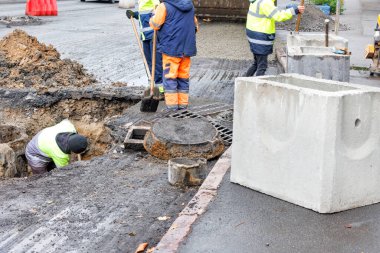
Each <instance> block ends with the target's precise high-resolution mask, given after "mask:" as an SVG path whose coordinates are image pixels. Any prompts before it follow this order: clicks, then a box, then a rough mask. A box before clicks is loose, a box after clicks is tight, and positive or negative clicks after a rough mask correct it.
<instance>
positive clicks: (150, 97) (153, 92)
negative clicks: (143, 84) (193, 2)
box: [130, 17, 160, 112]
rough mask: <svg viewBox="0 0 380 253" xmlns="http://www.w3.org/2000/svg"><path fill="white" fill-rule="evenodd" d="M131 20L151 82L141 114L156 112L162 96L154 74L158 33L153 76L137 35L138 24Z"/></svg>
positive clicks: (153, 70) (154, 38) (154, 40)
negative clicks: (155, 84)
mask: <svg viewBox="0 0 380 253" xmlns="http://www.w3.org/2000/svg"><path fill="white" fill-rule="evenodd" d="M130 19H131V23H132V27H133V32H134V34H135V37H136V40H137V43H138V45H139V49H140V53H141V56H142V59H143V62H144V66H145V71H146V75H147V76H148V79H149V80H150V88H149V89H146V90H145V91H144V97H143V99H142V100H141V107H140V111H141V112H156V111H157V107H158V103H159V100H158V97H159V95H160V91H159V89H158V88H157V87H154V72H155V70H156V41H157V32H156V31H154V34H153V56H152V57H153V59H152V75H151V74H150V71H149V67H148V63H147V61H146V58H145V54H144V50H143V47H142V43H141V40H140V38H139V35H138V33H137V28H136V24H135V22H134V20H133V17H131V18H130ZM154 97H155V98H154Z"/></svg>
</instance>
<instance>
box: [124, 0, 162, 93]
mask: <svg viewBox="0 0 380 253" xmlns="http://www.w3.org/2000/svg"><path fill="white" fill-rule="evenodd" d="M138 4H139V9H138V11H136V12H133V11H132V10H127V17H128V18H131V17H134V18H135V19H137V20H139V24H140V32H141V36H140V38H141V40H142V42H143V43H142V44H143V49H144V55H145V59H146V61H147V63H148V66H149V70H150V72H151V73H152V56H153V29H152V28H151V27H150V26H149V19H150V18H151V17H152V15H153V10H154V9H155V7H156V6H158V5H159V4H160V0H139V2H138ZM154 79H155V80H154V82H155V85H156V86H157V87H158V88H159V90H160V93H161V94H162V96H163V93H164V87H163V85H162V54H161V53H160V52H156V69H155V75H154Z"/></svg>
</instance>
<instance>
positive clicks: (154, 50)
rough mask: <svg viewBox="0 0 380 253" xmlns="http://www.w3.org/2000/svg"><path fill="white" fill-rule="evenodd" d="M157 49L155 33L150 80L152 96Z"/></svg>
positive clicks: (155, 35) (154, 33) (155, 32)
mask: <svg viewBox="0 0 380 253" xmlns="http://www.w3.org/2000/svg"><path fill="white" fill-rule="evenodd" d="M156 49H157V31H156V30H154V32H153V52H152V54H153V55H152V78H151V79H150V96H153V89H154V77H155V72H156Z"/></svg>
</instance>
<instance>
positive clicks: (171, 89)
mask: <svg viewBox="0 0 380 253" xmlns="http://www.w3.org/2000/svg"><path fill="white" fill-rule="evenodd" d="M162 66H163V69H164V70H163V84H164V88H165V103H166V106H167V108H168V109H170V110H179V109H186V108H187V107H188V105H189V84H190V83H189V78H190V66H191V60H190V57H182V58H178V57H171V56H168V55H165V54H162Z"/></svg>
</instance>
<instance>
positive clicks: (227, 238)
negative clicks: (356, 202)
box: [178, 173, 380, 253]
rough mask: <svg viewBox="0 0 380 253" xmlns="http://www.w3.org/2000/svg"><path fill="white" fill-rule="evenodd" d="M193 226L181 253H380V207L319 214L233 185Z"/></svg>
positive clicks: (222, 188)
mask: <svg viewBox="0 0 380 253" xmlns="http://www.w3.org/2000/svg"><path fill="white" fill-rule="evenodd" d="M229 178H230V175H229V173H227V174H226V175H225V176H224V180H223V182H222V184H221V186H220V188H219V190H218V194H217V196H216V198H215V200H214V201H213V202H212V203H211V204H210V205H209V207H208V210H207V212H206V213H205V214H204V215H203V216H202V217H201V218H199V220H198V221H197V222H196V223H195V225H193V227H192V231H191V233H190V235H189V237H188V239H187V241H186V242H185V243H184V244H183V245H182V247H181V248H180V250H179V251H178V252H180V253H211V252H213V253H214V252H215V253H216V252H217V253H231V252H239V253H250V252H257V253H269V252H270V253H278V252H281V253H298V252H299V253H303V252H309V253H320V252H334V253H361V252H365V253H377V252H379V249H380V240H379V235H380V204H376V205H371V206H367V207H362V208H357V209H353V210H349V211H345V212H341V213H336V214H318V213H316V212H314V211H311V210H308V209H305V208H302V207H299V206H296V205H293V204H291V203H288V202H285V201H282V200H279V199H276V198H274V197H270V196H267V195H265V194H262V193H259V192H256V191H253V190H251V189H248V188H245V187H243V186H240V185H237V184H233V183H231V182H229Z"/></svg>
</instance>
